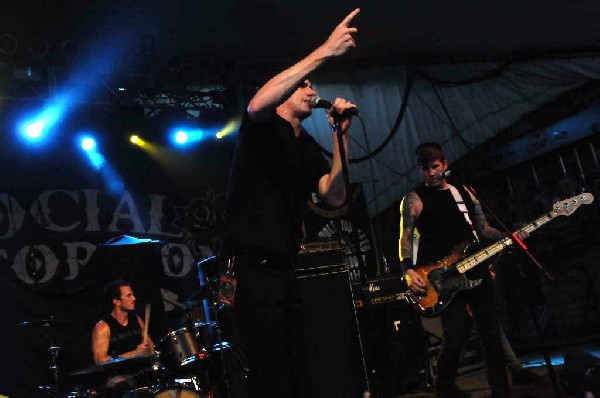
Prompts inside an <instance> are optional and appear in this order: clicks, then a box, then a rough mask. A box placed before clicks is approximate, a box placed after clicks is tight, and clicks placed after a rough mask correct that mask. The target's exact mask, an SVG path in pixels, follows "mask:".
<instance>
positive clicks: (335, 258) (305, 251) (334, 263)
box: [294, 240, 348, 279]
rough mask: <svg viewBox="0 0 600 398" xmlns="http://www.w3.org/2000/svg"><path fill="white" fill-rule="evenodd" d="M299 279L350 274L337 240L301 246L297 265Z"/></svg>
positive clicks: (313, 242)
mask: <svg viewBox="0 0 600 398" xmlns="http://www.w3.org/2000/svg"><path fill="white" fill-rule="evenodd" d="M294 271H295V274H296V277H297V278H298V279H303V278H310V277H313V276H317V275H333V274H339V273H344V272H346V273H347V272H348V263H347V262H346V258H345V256H344V251H343V250H342V247H341V246H340V244H339V242H338V241H337V240H315V241H308V242H303V243H301V244H300V250H299V252H298V260H297V261H296V265H295V270H294Z"/></svg>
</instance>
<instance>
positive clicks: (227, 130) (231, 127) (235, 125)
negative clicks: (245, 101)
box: [215, 118, 240, 139]
mask: <svg viewBox="0 0 600 398" xmlns="http://www.w3.org/2000/svg"><path fill="white" fill-rule="evenodd" d="M239 127H240V118H235V119H232V120H230V121H229V122H227V124H226V125H225V127H223V129H222V130H221V131H219V132H217V134H215V136H216V137H217V139H221V138H223V137H225V136H226V135H229V134H231V133H233V132H234V131H237V130H238V129H239Z"/></svg>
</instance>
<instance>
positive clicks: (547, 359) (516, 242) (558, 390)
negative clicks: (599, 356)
mask: <svg viewBox="0 0 600 398" xmlns="http://www.w3.org/2000/svg"><path fill="white" fill-rule="evenodd" d="M463 186H464V187H465V189H466V190H467V191H468V192H469V193H470V194H472V195H473V196H474V197H476V198H477V200H478V201H479V203H480V204H481V206H482V207H483V208H484V209H485V210H486V211H487V212H488V214H490V215H491V216H492V217H493V218H494V220H495V221H496V222H497V223H498V225H500V227H501V228H502V231H503V232H504V233H506V234H508V236H509V237H510V239H511V240H512V241H513V242H514V244H513V246H516V247H518V248H519V250H520V251H521V253H524V254H525V255H526V257H527V258H529V259H530V260H531V262H532V263H533V264H535V266H537V267H538V268H539V269H540V270H541V271H542V275H544V276H545V277H546V278H547V279H548V280H549V281H550V282H551V283H552V285H554V283H555V280H554V277H553V276H552V275H551V274H550V273H549V272H548V271H547V270H546V269H545V268H544V267H543V266H542V264H541V263H540V262H539V261H538V260H537V259H536V258H535V257H534V256H533V254H531V253H530V252H529V250H528V249H527V246H525V245H524V244H523V242H521V240H520V239H519V238H517V237H516V236H515V235H514V234H513V233H512V231H511V230H510V229H508V228H507V227H506V225H505V224H504V223H503V222H502V221H501V220H500V219H499V218H498V216H497V215H496V214H495V213H494V212H493V211H492V210H491V209H490V208H489V207H488V206H487V204H485V203H484V202H483V201H482V200H481V199H480V198H479V197H478V196H477V195H475V190H474V189H473V188H471V187H470V186H468V185H467V184H463ZM525 296H526V297H527V300H526V301H527V309H528V310H529V315H530V316H531V319H532V321H533V325H534V328H535V333H536V335H537V338H538V341H539V342H540V346H541V348H542V354H543V356H544V360H545V362H546V368H547V369H548V375H549V376H550V380H551V381H552V387H553V388H554V391H555V393H556V396H557V397H559V398H562V397H563V392H562V389H561V388H560V384H559V383H558V379H557V378H556V373H555V372H554V367H553V366H552V360H551V358H550V354H549V353H548V347H547V346H546V342H545V340H544V338H543V336H542V328H541V326H540V322H539V320H538V319H537V316H536V314H535V311H534V310H533V306H532V305H531V300H530V299H529V294H526V295H525Z"/></svg>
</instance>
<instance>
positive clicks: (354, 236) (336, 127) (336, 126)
mask: <svg viewBox="0 0 600 398" xmlns="http://www.w3.org/2000/svg"><path fill="white" fill-rule="evenodd" d="M333 120H334V123H333V131H334V133H335V136H336V137H337V142H338V149H339V151H340V160H341V162H342V174H343V177H344V187H345V189H346V200H345V202H346V205H347V206H348V218H349V219H350V221H351V222H352V221H354V215H353V207H352V198H351V197H350V198H349V196H351V192H350V173H349V171H348V163H347V160H346V148H345V145H344V139H343V137H342V136H343V132H342V121H341V117H340V115H338V114H337V112H334V113H333ZM340 234H341V228H340ZM350 234H351V240H352V242H351V243H350V242H349V243H350V245H351V246H353V247H352V251H353V252H354V253H355V254H356V259H357V261H358V268H359V271H360V272H359V274H360V286H361V290H360V291H361V294H362V292H363V291H364V289H365V288H366V274H367V267H366V265H365V262H364V259H363V256H362V253H361V252H360V247H359V246H358V231H357V226H356V225H355V224H354V223H352V230H351V231H350ZM340 237H341V236H340ZM349 266H350V265H349V264H348V267H349ZM348 284H349V288H350V295H351V296H353V293H352V285H351V283H350V279H348ZM351 299H352V309H353V312H354V319H355V320H356V329H357V333H358V342H359V345H360V352H361V354H362V355H361V360H362V365H363V371H364V377H365V383H366V389H367V391H370V390H371V388H370V385H369V384H370V383H369V375H368V372H367V365H366V360H365V350H364V347H363V342H362V333H361V331H360V323H359V321H358V317H357V314H356V307H355V305H354V297H351Z"/></svg>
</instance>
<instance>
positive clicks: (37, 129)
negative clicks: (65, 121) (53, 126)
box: [25, 120, 45, 140]
mask: <svg viewBox="0 0 600 398" xmlns="http://www.w3.org/2000/svg"><path fill="white" fill-rule="evenodd" d="M44 124H45V123H44V122H43V121H41V120H40V121H38V122H34V123H29V124H28V125H27V126H26V127H25V134H26V135H27V137H29V138H30V139H32V140H37V139H38V138H40V137H41V136H42V132H43V131H44Z"/></svg>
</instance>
